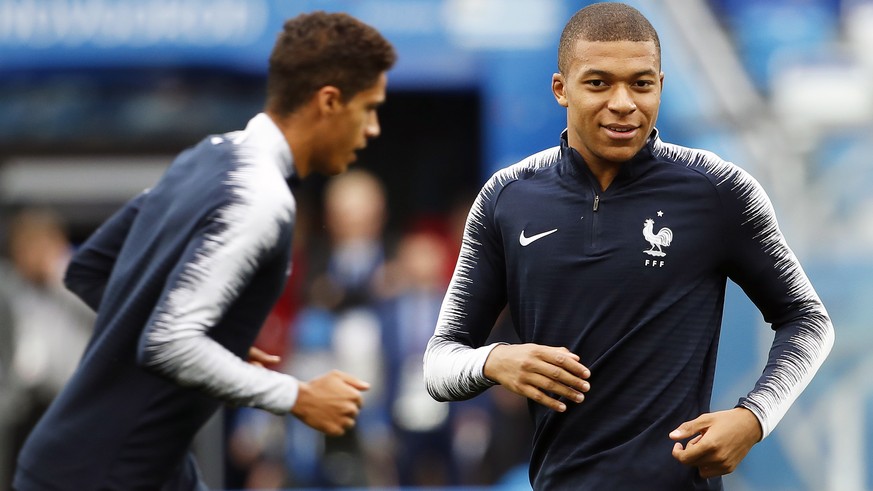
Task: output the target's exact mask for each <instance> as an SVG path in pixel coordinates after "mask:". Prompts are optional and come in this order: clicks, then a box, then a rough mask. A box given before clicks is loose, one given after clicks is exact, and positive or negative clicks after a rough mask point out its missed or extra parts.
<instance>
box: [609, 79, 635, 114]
mask: <svg viewBox="0 0 873 491" xmlns="http://www.w3.org/2000/svg"><path fill="white" fill-rule="evenodd" d="M636 109H637V104H636V102H634V98H633V94H632V93H631V90H630V88H628V87H626V86H624V85H618V86H616V87H615V88H614V89H613V92H612V95H611V96H610V98H609V110H610V111H613V112H615V113H618V114H622V115H624V114H630V113H632V112H634V111H636Z"/></svg>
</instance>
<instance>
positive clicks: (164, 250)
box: [15, 12, 396, 491]
mask: <svg viewBox="0 0 873 491" xmlns="http://www.w3.org/2000/svg"><path fill="white" fill-rule="evenodd" d="M395 58H396V54H395V51H394V48H393V47H392V46H391V44H390V43H389V42H388V41H386V40H385V39H384V38H383V37H382V36H381V35H380V34H379V33H378V32H377V31H376V30H375V29H373V28H372V27H370V26H368V25H365V24H363V23H361V22H360V21H358V20H356V19H354V18H352V17H350V16H348V15H345V14H326V13H323V12H317V13H313V14H303V15H300V16H298V17H296V18H294V19H291V20H289V21H288V22H286V24H285V26H284V31H283V32H282V33H281V34H280V35H279V36H278V39H277V42H276V44H275V47H274V49H273V52H272V55H271V57H270V66H269V73H268V80H267V100H266V106H265V110H264V112H263V113H260V114H258V115H256V116H255V117H253V118H252V119H251V120H250V121H249V123H248V125H247V126H246V128H245V129H244V130H241V131H236V132H232V133H227V134H222V135H214V136H209V137H207V138H205V139H204V140H203V141H202V142H200V144H198V145H197V146H195V147H193V148H192V149H189V150H187V151H185V152H183V153H182V154H181V155H179V157H178V158H177V159H176V160H175V162H173V164H172V165H171V166H170V168H169V169H168V170H167V172H166V173H165V175H164V176H163V177H162V178H161V180H160V181H159V182H158V183H157V184H156V185H155V186H154V188H152V189H151V190H148V191H146V192H144V193H142V194H141V195H139V196H138V197H136V198H134V199H133V200H132V201H130V202H129V203H128V204H127V205H125V206H124V207H123V208H122V209H121V210H120V211H118V212H117V213H116V214H115V215H113V217H112V218H110V219H109V220H108V221H107V222H106V223H104V224H103V225H102V226H101V227H100V228H99V229H98V230H97V231H96V232H95V233H94V235H92V236H91V237H90V238H89V239H88V241H87V242H86V243H85V244H83V246H82V247H81V249H80V250H79V251H78V253H77V254H76V255H75V257H74V258H73V260H72V263H71V265H70V267H69V269H68V271H67V274H66V278H65V281H66V284H67V286H68V288H70V289H71V290H72V291H74V292H75V293H77V294H78V295H79V296H80V297H81V298H82V299H83V300H84V301H85V302H86V303H87V304H88V305H90V306H91V307H92V308H94V309H95V310H96V311H97V312H98V318H97V321H96V326H95V333H94V336H93V338H92V339H91V341H90V344H89V346H88V348H87V350H86V351H85V354H84V356H83V358H82V361H81V364H80V366H79V368H78V370H77V372H76V373H75V374H74V376H73V377H72V379H71V380H70V382H69V383H68V384H67V386H66V387H65V388H64V390H63V391H62V392H61V394H60V395H59V396H58V397H57V399H56V400H55V401H54V403H53V404H52V406H51V407H50V409H49V410H48V412H47V413H46V415H45V417H43V418H42V420H41V421H40V423H39V424H38V426H37V427H36V429H35V430H34V431H33V432H32V433H31V435H30V438H29V440H28V441H27V443H26V445H25V447H24V449H23V451H22V453H21V456H20V459H19V467H18V471H17V475H16V479H15V488H16V489H17V490H18V491H28V490H32V489H69V490H76V491H83V490H96V489H101V490H104V489H118V490H129V489H155V490H157V489H162V490H170V489H172V490H182V489H185V490H188V489H202V488H204V486H203V484H202V482H201V481H200V478H199V473H198V471H197V467H196V464H195V463H194V461H193V459H192V458H191V456H190V454H188V452H187V449H188V446H189V444H190V442H191V440H192V438H193V437H194V435H195V433H196V432H197V431H198V429H199V428H200V427H201V425H203V423H205V422H206V421H207V420H208V419H209V417H210V416H211V415H212V414H213V413H214V412H215V411H216V410H217V409H218V408H220V407H221V405H222V404H223V403H230V404H236V405H245V406H254V407H258V408H262V409H265V410H268V411H271V412H274V413H276V414H278V415H282V414H287V413H288V412H291V413H292V414H294V415H295V416H296V417H297V418H299V419H300V420H302V421H303V422H305V423H306V424H308V425H310V426H312V427H313V428H315V429H317V430H320V431H322V432H325V433H327V434H330V435H339V434H342V433H343V432H344V431H346V430H347V429H348V428H350V427H352V426H353V425H354V423H355V418H356V417H357V414H358V411H359V407H360V405H361V402H362V396H361V391H362V390H365V389H366V388H367V387H368V384H367V383H366V382H364V381H361V380H358V379H356V378H355V377H353V376H351V375H348V374H345V373H341V372H338V371H333V372H330V373H327V374H325V375H323V376H320V377H317V378H315V379H313V380H311V381H309V382H303V381H298V380H297V379H295V378H294V377H292V376H290V375H286V374H282V373H278V372H274V371H270V370H268V369H265V368H263V367H262V366H260V364H262V363H266V362H271V361H275V359H274V357H270V356H267V355H265V354H264V353H262V352H259V351H257V350H254V351H251V352H250V347H251V345H252V342H253V341H254V339H255V337H256V335H257V333H258V330H259V328H260V326H261V325H262V324H263V322H264V319H265V317H266V316H267V314H268V312H269V310H270V308H271V306H272V304H273V303H274V301H275V299H276V298H277V297H278V295H279V293H280V290H281V288H282V286H283V285H284V284H285V278H286V275H287V274H288V271H289V268H290V264H289V256H290V253H291V239H292V233H293V229H294V221H295V200H294V197H293V195H292V193H291V190H290V183H291V181H292V180H295V179H298V178H304V177H306V176H308V175H309V174H311V173H313V172H318V173H322V174H327V175H333V174H338V173H341V172H343V171H344V170H345V169H346V167H347V166H348V165H349V164H350V163H351V162H352V161H354V160H355V151H356V150H359V149H361V148H363V147H364V146H365V145H366V143H367V140H368V139H370V138H375V137H376V136H378V135H379V131H380V128H379V123H378V119H377V114H376V109H377V107H378V106H379V105H380V104H381V103H382V102H383V101H384V99H385V87H386V72H387V71H388V70H389V69H390V67H391V66H392V65H393V64H394V61H395ZM249 354H250V355H252V356H253V359H252V360H251V361H252V362H253V363H248V362H246V361H245V360H244V357H247V355H249Z"/></svg>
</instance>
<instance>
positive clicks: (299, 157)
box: [264, 109, 313, 179]
mask: <svg viewBox="0 0 873 491" xmlns="http://www.w3.org/2000/svg"><path fill="white" fill-rule="evenodd" d="M264 112H265V113H266V114H267V116H269V117H270V119H272V120H273V122H274V123H276V126H278V127H279V131H281V132H282V135H284V136H285V141H287V142H288V147H289V148H290V149H291V158H292V160H293V162H294V170H295V172H296V174H297V176H298V177H299V178H300V179H303V178H304V177H306V176H307V175H309V173H310V171H311V165H310V160H311V155H312V146H313V144H312V136H311V135H312V131H311V130H312V125H311V124H309V122H308V121H307V118H306V115H305V114H304V113H300V112H294V113H291V114H287V115H279V114H277V113H276V112H274V111H271V110H269V109H266V110H264Z"/></svg>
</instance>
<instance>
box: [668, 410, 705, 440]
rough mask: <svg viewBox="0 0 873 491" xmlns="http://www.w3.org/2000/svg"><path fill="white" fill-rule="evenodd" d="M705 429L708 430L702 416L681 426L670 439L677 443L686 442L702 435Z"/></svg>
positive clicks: (673, 432)
mask: <svg viewBox="0 0 873 491" xmlns="http://www.w3.org/2000/svg"><path fill="white" fill-rule="evenodd" d="M704 428H706V425H705V424H704V423H703V417H702V416H701V417H698V418H695V419H692V420H691V421H686V422H684V423H682V424H681V425H679V426H678V427H677V428H676V429H675V430H673V431H671V432H670V439H671V440H677V441H678V440H684V439H686V438H690V437H692V436H694V435H696V434H698V433H700V431H701V430H703V429H704Z"/></svg>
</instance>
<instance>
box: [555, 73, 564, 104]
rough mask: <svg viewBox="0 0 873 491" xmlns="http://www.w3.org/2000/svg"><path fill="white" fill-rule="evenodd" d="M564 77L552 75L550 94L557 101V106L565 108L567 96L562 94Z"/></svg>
mask: <svg viewBox="0 0 873 491" xmlns="http://www.w3.org/2000/svg"><path fill="white" fill-rule="evenodd" d="M564 89H565V86H564V76H563V75H561V74H560V73H553V74H552V94H553V95H554V96H555V100H556V101H558V104H560V105H562V106H564V107H567V105H568V103H567V95H566V94H565V93H564Z"/></svg>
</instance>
